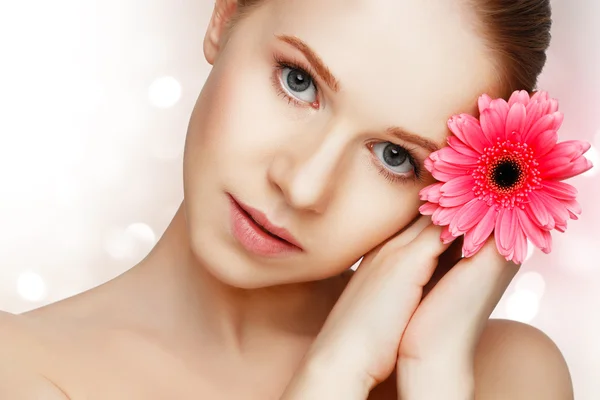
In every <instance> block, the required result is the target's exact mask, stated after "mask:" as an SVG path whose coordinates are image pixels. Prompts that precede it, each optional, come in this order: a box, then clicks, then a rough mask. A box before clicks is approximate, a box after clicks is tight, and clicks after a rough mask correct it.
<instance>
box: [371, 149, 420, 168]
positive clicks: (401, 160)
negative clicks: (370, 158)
mask: <svg viewBox="0 0 600 400" xmlns="http://www.w3.org/2000/svg"><path fill="white" fill-rule="evenodd" d="M373 153H375V155H376V156H377V158H379V160H381V162H382V163H383V165H385V167H386V168H387V169H389V170H391V171H392V172H394V173H396V174H409V173H410V172H412V171H414V169H415V167H414V165H413V160H412V157H411V155H410V153H409V152H408V150H406V149H405V148H404V147H402V146H399V145H397V144H394V143H390V142H381V143H376V144H374V145H373Z"/></svg>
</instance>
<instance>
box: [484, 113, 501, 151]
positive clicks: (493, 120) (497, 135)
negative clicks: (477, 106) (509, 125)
mask: <svg viewBox="0 0 600 400" xmlns="http://www.w3.org/2000/svg"><path fill="white" fill-rule="evenodd" d="M479 119H480V121H481V130H482V131H483V134H484V135H485V137H486V138H487V139H488V141H489V142H490V143H496V142H497V141H498V140H504V139H505V138H506V136H505V125H504V124H505V120H504V119H502V117H501V116H500V114H499V113H498V112H497V111H496V110H494V109H492V108H488V109H486V110H485V111H484V112H483V113H481V116H480V117H479ZM480 152H482V151H481V150H480Z"/></svg>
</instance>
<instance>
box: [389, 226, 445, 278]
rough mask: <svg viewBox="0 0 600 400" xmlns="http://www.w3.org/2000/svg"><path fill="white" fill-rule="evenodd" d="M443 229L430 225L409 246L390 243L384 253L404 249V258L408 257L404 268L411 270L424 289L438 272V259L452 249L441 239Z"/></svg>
mask: <svg viewBox="0 0 600 400" xmlns="http://www.w3.org/2000/svg"><path fill="white" fill-rule="evenodd" d="M442 229H443V228H442V227H440V226H437V225H433V224H430V225H428V226H427V227H426V228H425V229H423V230H422V231H421V232H420V233H419V234H418V235H417V237H416V238H415V239H414V240H412V241H411V242H410V243H409V244H407V245H405V246H400V245H399V244H397V243H390V244H389V245H388V247H386V248H385V249H384V251H385V252H386V253H387V252H388V251H389V252H392V253H394V252H398V251H399V250H400V249H401V248H404V249H405V250H406V251H403V256H404V257H408V259H407V260H405V261H406V266H405V267H404V268H406V269H407V270H409V273H410V274H411V275H410V276H412V277H413V279H414V280H413V282H414V283H415V284H418V285H420V286H421V287H424V286H425V285H426V284H427V282H429V280H430V279H431V277H432V275H433V273H434V271H435V270H436V267H437V265H438V258H439V257H440V255H441V254H442V253H444V251H446V250H447V249H448V247H450V243H444V242H442V240H441V239H440V234H441V233H442ZM397 246H398V247H397Z"/></svg>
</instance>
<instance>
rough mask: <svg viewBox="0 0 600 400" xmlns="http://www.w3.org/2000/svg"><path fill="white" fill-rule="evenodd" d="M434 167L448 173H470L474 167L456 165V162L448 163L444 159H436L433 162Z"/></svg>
mask: <svg viewBox="0 0 600 400" xmlns="http://www.w3.org/2000/svg"><path fill="white" fill-rule="evenodd" d="M433 168H434V169H437V170H439V171H442V172H445V173H448V174H455V175H466V174H469V173H470V170H471V169H472V168H469V166H466V165H465V166H463V165H461V164H459V165H456V164H450V163H447V162H445V161H442V160H438V161H434V162H433Z"/></svg>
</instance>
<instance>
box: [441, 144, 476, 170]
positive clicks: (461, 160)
mask: <svg viewBox="0 0 600 400" xmlns="http://www.w3.org/2000/svg"><path fill="white" fill-rule="evenodd" d="M436 155H437V157H438V159H439V160H440V161H444V162H447V163H449V164H454V165H459V166H462V167H469V168H475V167H477V161H478V160H479V157H480V156H479V154H477V153H475V155H476V156H475V157H471V156H466V155H464V154H461V153H459V152H458V151H456V150H454V149H453V148H452V147H444V148H443V149H441V150H438V151H436Z"/></svg>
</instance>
